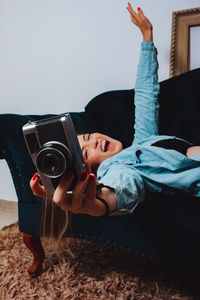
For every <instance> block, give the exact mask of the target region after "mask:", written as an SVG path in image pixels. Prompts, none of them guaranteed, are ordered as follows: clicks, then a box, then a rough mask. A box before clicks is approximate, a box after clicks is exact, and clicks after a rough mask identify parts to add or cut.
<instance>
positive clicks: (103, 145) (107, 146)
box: [100, 140, 112, 152]
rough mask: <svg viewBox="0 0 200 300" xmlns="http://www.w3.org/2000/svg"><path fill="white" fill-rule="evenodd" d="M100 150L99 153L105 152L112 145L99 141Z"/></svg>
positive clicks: (105, 141)
mask: <svg viewBox="0 0 200 300" xmlns="http://www.w3.org/2000/svg"><path fill="white" fill-rule="evenodd" d="M100 148H101V151H103V152H106V151H108V150H110V149H111V148H112V143H111V142H109V141H107V140H101V143H100Z"/></svg>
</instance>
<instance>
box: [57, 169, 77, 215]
mask: <svg viewBox="0 0 200 300" xmlns="http://www.w3.org/2000/svg"><path fill="white" fill-rule="evenodd" d="M73 177H74V176H73V173H72V171H71V170H70V171H68V172H67V173H66V174H64V175H63V177H62V179H61V181H60V183H59V185H58V186H57V188H56V190H55V192H54V194H53V201H54V202H55V204H57V205H58V206H60V207H61V208H62V209H64V210H69V209H70V207H69V203H68V202H67V198H66V195H67V191H68V190H69V188H70V186H71V184H72V180H73Z"/></svg>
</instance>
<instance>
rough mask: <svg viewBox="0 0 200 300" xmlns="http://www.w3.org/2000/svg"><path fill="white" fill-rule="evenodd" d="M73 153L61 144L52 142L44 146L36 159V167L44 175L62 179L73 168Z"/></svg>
mask: <svg viewBox="0 0 200 300" xmlns="http://www.w3.org/2000/svg"><path fill="white" fill-rule="evenodd" d="M71 161H72V157H71V153H70V151H69V149H68V148H67V147H66V146H65V145H63V144H61V143H59V142H50V143H46V144H44V145H43V147H42V149H41V150H40V151H39V152H38V154H37V157H36V166H37V168H38V170H39V171H40V172H42V173H43V174H44V175H46V176H48V177H51V178H57V177H60V176H61V175H62V174H63V173H64V172H65V171H66V170H67V169H69V168H70V166H71Z"/></svg>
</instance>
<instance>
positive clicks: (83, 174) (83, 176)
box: [80, 170, 87, 181]
mask: <svg viewBox="0 0 200 300" xmlns="http://www.w3.org/2000/svg"><path fill="white" fill-rule="evenodd" d="M86 177H87V172H86V171H85V170H84V171H83V172H82V173H81V178H80V181H84V180H85V178H86Z"/></svg>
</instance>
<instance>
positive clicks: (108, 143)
mask: <svg viewBox="0 0 200 300" xmlns="http://www.w3.org/2000/svg"><path fill="white" fill-rule="evenodd" d="M78 141H79V144H80V147H81V150H82V153H83V157H84V159H85V160H87V161H88V163H89V165H90V167H91V169H92V170H95V171H96V170H97V168H98V166H99V165H100V163H101V162H102V161H104V160H105V159H107V158H109V157H111V156H113V155H115V154H117V153H119V152H120V151H122V150H123V146H122V143H121V142H119V141H118V140H115V139H112V138H110V137H109V136H107V135H103V134H101V133H91V134H88V133H87V134H81V135H78Z"/></svg>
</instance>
